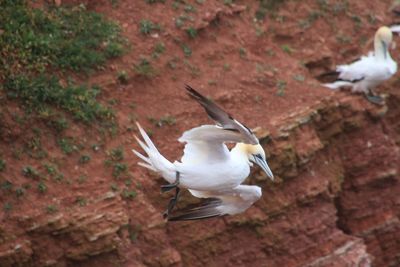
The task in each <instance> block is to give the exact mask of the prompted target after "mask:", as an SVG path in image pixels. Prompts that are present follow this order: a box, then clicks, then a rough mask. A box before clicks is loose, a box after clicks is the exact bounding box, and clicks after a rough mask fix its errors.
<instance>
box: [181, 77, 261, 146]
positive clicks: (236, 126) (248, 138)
mask: <svg viewBox="0 0 400 267" xmlns="http://www.w3.org/2000/svg"><path fill="white" fill-rule="evenodd" d="M186 90H187V92H188V94H189V96H190V97H192V98H193V99H195V100H196V101H197V102H198V103H199V104H200V105H202V106H203V108H204V109H205V111H206V112H207V114H208V116H209V117H210V118H211V119H213V120H214V121H215V122H216V124H217V125H218V126H220V127H221V128H222V129H223V130H225V131H231V132H234V133H236V134H237V135H238V138H237V139H239V140H240V141H238V142H243V143H247V144H252V145H256V144H258V143H259V142H258V139H257V137H256V136H255V135H254V134H253V132H252V131H251V130H250V129H249V128H248V127H246V126H245V125H244V124H242V123H240V122H238V121H237V120H235V119H234V118H233V117H232V116H231V115H229V114H228V113H227V112H225V111H224V110H223V109H222V108H220V107H219V106H217V105H216V104H215V103H214V102H212V101H211V100H209V99H207V98H206V97H204V96H203V95H201V94H200V93H199V92H197V91H196V90H194V89H193V88H192V87H190V86H189V85H186ZM227 135H228V134H227ZM229 136H231V134H229ZM226 141H230V140H226Z"/></svg>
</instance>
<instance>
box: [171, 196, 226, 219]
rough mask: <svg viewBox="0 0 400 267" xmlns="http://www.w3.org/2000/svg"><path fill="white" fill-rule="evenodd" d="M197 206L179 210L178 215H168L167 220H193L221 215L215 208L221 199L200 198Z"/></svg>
mask: <svg viewBox="0 0 400 267" xmlns="http://www.w3.org/2000/svg"><path fill="white" fill-rule="evenodd" d="M201 202H202V203H201V204H200V205H199V206H195V207H194V208H188V209H184V210H182V211H181V213H180V214H179V215H176V216H170V217H168V218H167V219H168V221H194V220H203V219H209V218H213V217H218V216H221V215H222V214H221V212H220V211H218V210H217V209H216V207H218V206H220V205H221V203H222V201H221V200H220V199H218V198H206V199H202V200H201Z"/></svg>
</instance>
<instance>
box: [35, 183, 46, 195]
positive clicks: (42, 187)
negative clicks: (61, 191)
mask: <svg viewBox="0 0 400 267" xmlns="http://www.w3.org/2000/svg"><path fill="white" fill-rule="evenodd" d="M37 188H38V190H39V192H40V193H46V192H47V185H46V184H45V183H44V182H43V181H40V182H39V183H38V186H37Z"/></svg>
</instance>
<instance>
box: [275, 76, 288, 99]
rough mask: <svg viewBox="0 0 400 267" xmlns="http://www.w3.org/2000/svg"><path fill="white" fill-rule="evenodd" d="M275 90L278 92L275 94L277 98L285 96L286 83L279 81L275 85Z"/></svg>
mask: <svg viewBox="0 0 400 267" xmlns="http://www.w3.org/2000/svg"><path fill="white" fill-rule="evenodd" d="M276 88H277V89H278V91H277V92H276V94H277V95H278V96H284V95H285V90H286V82H285V81H283V80H279V81H278V82H277V83H276Z"/></svg>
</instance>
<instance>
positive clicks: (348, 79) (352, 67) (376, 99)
mask: <svg viewBox="0 0 400 267" xmlns="http://www.w3.org/2000/svg"><path fill="white" fill-rule="evenodd" d="M392 36H393V34H392V31H391V30H390V29H389V28H388V27H386V26H383V27H380V28H379V29H378V30H377V32H376V33H375V38H374V51H373V52H370V53H369V54H368V55H367V56H363V57H361V58H360V59H358V60H356V61H354V62H352V63H350V64H348V65H339V66H337V68H336V71H333V72H328V73H324V74H322V75H320V76H318V77H317V79H319V80H322V81H324V80H326V79H331V80H332V78H333V80H334V81H332V82H329V83H324V84H323V86H325V87H328V88H330V89H339V88H341V87H350V88H351V90H352V92H353V93H364V95H365V96H366V98H367V99H368V100H369V101H370V102H372V103H374V104H378V105H380V104H383V103H384V100H383V98H382V97H380V96H378V95H376V94H375V92H374V91H373V90H374V88H375V87H377V86H378V85H379V84H381V83H382V82H384V81H386V80H388V79H390V78H391V77H392V76H393V75H394V74H395V73H396V71H397V63H396V62H395V61H394V60H393V59H392V57H391V56H390V53H389V47H390V45H391V43H392V38H393V37H392Z"/></svg>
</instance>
